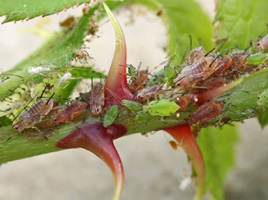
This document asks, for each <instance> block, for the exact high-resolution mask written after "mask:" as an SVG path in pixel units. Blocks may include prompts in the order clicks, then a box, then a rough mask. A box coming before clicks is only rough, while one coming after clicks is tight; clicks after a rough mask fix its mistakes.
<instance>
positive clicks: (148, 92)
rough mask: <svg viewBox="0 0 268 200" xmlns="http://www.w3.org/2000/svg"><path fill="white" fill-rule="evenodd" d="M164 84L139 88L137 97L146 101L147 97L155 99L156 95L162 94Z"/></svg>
mask: <svg viewBox="0 0 268 200" xmlns="http://www.w3.org/2000/svg"><path fill="white" fill-rule="evenodd" d="M161 88H162V86H160V85H152V86H149V87H147V88H144V89H142V90H139V91H138V92H137V94H136V97H135V99H136V100H137V101H139V102H145V101H146V100H147V99H148V100H150V99H153V98H155V97H156V95H158V94H160V90H161Z"/></svg>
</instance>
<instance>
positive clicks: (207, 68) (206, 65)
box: [173, 57, 217, 86]
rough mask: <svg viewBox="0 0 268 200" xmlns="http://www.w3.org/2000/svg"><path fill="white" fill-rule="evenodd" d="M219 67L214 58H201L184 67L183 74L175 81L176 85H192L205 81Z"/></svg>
mask: <svg viewBox="0 0 268 200" xmlns="http://www.w3.org/2000/svg"><path fill="white" fill-rule="evenodd" d="M216 66H217V61H216V60H215V59H214V58H212V57H204V58H200V59H199V60H197V61H196V62H194V63H193V64H191V65H188V66H186V67H184V68H183V69H182V71H181V73H180V74H179V75H178V76H177V77H176V78H175V79H174V80H173V82H174V83H175V84H176V85H180V86H187V85H192V84H194V83H196V82H198V81H200V80H205V79H206V78H207V77H208V76H209V75H211V74H212V73H213V71H214V69H215V68H216Z"/></svg>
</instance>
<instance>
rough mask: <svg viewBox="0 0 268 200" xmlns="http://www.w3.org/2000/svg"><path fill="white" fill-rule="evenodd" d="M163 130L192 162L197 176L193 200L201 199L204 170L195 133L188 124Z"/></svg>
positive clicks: (204, 177)
mask: <svg viewBox="0 0 268 200" xmlns="http://www.w3.org/2000/svg"><path fill="white" fill-rule="evenodd" d="M163 130H165V131H166V132H167V133H169V134H170V135H171V136H172V137H173V138H174V139H175V140H176V141H177V142H178V143H179V144H180V145H181V146H182V148H183V149H184V150H185V152H186V153H187V155H188V156H189V157H190V159H191V160H192V164H193V167H194V168H195V171H196V174H197V191H196V194H195V198H194V199H195V200H199V199H201V197H202V196H203V194H204V189H205V181H206V170H205V163H204V159H203V156H202V153H201V151H200V149H199V147H198V144H197V143H196V140H195V135H196V132H195V131H192V130H191V127H190V126H189V125H188V124H184V125H179V126H175V127H172V128H165V129H163Z"/></svg>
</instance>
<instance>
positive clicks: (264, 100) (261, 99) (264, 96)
mask: <svg viewBox="0 0 268 200" xmlns="http://www.w3.org/2000/svg"><path fill="white" fill-rule="evenodd" d="M257 103H258V105H266V104H268V89H266V90H264V91H263V92H262V93H261V94H260V95H259V96H258V101H257Z"/></svg>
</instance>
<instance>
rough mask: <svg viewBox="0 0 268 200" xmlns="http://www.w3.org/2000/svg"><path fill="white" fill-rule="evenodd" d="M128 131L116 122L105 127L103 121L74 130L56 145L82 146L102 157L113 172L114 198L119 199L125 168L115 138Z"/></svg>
mask: <svg viewBox="0 0 268 200" xmlns="http://www.w3.org/2000/svg"><path fill="white" fill-rule="evenodd" d="M126 132H127V129H126V128H125V127H124V126H122V125H117V124H114V125H112V126H109V127H108V128H104V127H103V126H102V123H101V122H96V123H92V124H88V125H85V126H83V127H80V128H79V129H76V130H74V131H73V132H71V133H70V134H69V135H67V136H66V137H65V138H63V139H61V140H60V141H59V142H58V143H57V144H56V146H57V147H58V148H63V149H68V148H80V147H81V148H84V149H86V150H88V151H90V152H92V153H94V154H95V155H96V156H98V157H99V158H100V159H102V160H103V161H104V162H105V163H106V164H107V165H108V166H109V168H110V169H111V171H112V172H113V175H114V179H115V185H116V186H115V193H114V198H113V199H114V200H119V197H120V194H121V192H122V188H123V184H124V169H123V164H122V162H121V159H120V156H119V154H118V152H117V150H116V148H115V146H114V143H113V139H116V138H118V137H121V136H123V135H124V134H125V133H126Z"/></svg>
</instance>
